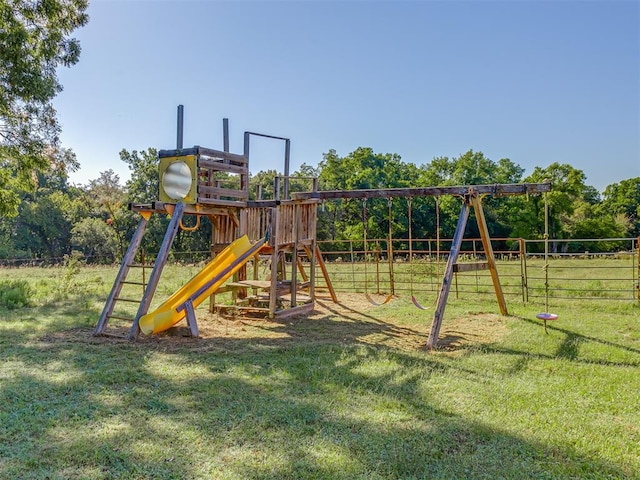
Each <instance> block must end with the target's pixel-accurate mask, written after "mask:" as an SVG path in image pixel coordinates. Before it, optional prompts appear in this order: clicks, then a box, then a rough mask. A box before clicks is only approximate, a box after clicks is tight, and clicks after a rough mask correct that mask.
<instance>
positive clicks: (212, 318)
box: [41, 293, 505, 352]
mask: <svg viewBox="0 0 640 480" xmlns="http://www.w3.org/2000/svg"><path fill="white" fill-rule="evenodd" d="M381 317H382V315H380V314H379V310H378V309H377V308H376V307H375V306H373V305H372V304H371V303H369V301H367V299H366V297H365V296H364V295H361V294H349V293H341V294H340V303H337V304H336V303H333V302H332V301H331V300H330V299H325V298H320V299H318V300H317V301H316V307H315V310H314V311H313V312H312V314H310V315H307V316H304V317H291V318H287V319H283V320H269V319H268V318H257V317H255V316H253V317H252V316H248V315H241V314H235V315H224V316H223V315H218V314H210V313H208V312H206V311H204V310H200V311H198V327H199V333H200V337H199V338H197V339H196V338H191V336H190V334H189V330H188V328H187V327H186V325H185V324H184V322H181V323H179V324H178V326H176V327H174V328H172V329H170V330H169V331H167V332H164V333H162V334H159V335H152V336H145V335H140V337H139V339H138V342H136V344H137V345H139V346H141V347H142V346H145V345H146V346H155V347H156V348H159V349H162V350H172V351H173V350H181V349H188V350H193V349H195V350H230V349H231V350H233V349H238V348H246V347H248V346H252V347H255V346H271V347H277V346H285V345H309V344H342V345H348V344H366V345H372V346H373V345H383V346H386V347H390V348H397V349H401V350H407V351H415V350H421V349H424V348H425V345H426V343H427V339H428V336H429V329H430V327H431V316H430V315H429V316H427V317H426V318H425V321H424V322H420V323H415V322H414V323H412V324H411V325H403V324H402V322H400V321H398V320H397V319H394V318H389V319H385V318H381ZM108 330H109V332H110V333H111V334H115V335H118V336H119V337H120V338H118V337H112V336H103V337H94V336H93V335H92V332H91V331H90V330H88V329H74V330H71V331H66V332H58V333H54V334H49V335H46V336H45V337H43V338H41V341H43V342H45V343H49V342H55V343H59V342H69V341H70V342H78V341H81V342H86V343H92V344H110V343H127V340H126V335H127V334H128V329H127V328H119V329H108ZM504 332H505V319H504V317H501V316H499V315H494V314H487V313H478V314H468V315H464V316H461V317H457V318H453V319H446V321H445V322H444V323H443V325H442V328H441V330H440V338H439V341H438V351H449V352H451V351H458V350H464V349H466V348H468V347H470V346H474V345H481V344H487V343H491V342H495V341H496V340H498V339H499V338H500V337H501V336H502V335H503V334H504Z"/></svg>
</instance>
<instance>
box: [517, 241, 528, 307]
mask: <svg viewBox="0 0 640 480" xmlns="http://www.w3.org/2000/svg"><path fill="white" fill-rule="evenodd" d="M518 248H519V250H520V277H521V281H520V285H521V287H520V288H521V289H522V303H526V302H528V301H529V284H528V282H527V244H526V243H525V242H524V238H519V239H518Z"/></svg>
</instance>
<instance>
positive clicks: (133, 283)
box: [120, 280, 147, 287]
mask: <svg viewBox="0 0 640 480" xmlns="http://www.w3.org/2000/svg"><path fill="white" fill-rule="evenodd" d="M120 283H122V284H127V285H142V286H143V287H146V286H147V284H146V283H143V282H129V281H126V280H123V281H122V282H120Z"/></svg>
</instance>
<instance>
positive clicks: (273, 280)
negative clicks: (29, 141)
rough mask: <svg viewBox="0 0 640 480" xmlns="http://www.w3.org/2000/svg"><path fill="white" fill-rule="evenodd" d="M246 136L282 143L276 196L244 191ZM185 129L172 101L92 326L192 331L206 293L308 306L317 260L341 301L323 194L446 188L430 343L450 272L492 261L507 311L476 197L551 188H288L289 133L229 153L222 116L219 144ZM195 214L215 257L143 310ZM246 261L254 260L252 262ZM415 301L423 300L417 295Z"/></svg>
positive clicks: (283, 309)
mask: <svg viewBox="0 0 640 480" xmlns="http://www.w3.org/2000/svg"><path fill="white" fill-rule="evenodd" d="M253 136H260V137H266V138H270V139H274V140H277V141H283V142H284V143H285V158H284V176H283V177H277V178H276V181H275V185H274V198H273V199H271V200H261V199H257V200H249V181H248V179H249V158H250V139H251V137H253ZM182 137H183V109H182V106H179V107H178V122H177V142H176V148H175V149H172V150H160V151H159V154H158V157H159V163H160V165H159V170H160V171H159V175H160V192H159V200H158V201H155V202H152V203H145V204H132V205H130V209H131V210H132V211H135V212H137V213H139V214H140V220H139V223H138V227H137V229H136V231H135V233H134V235H133V237H132V239H131V243H130V245H129V248H128V249H127V252H126V253H125V255H124V257H123V260H122V264H121V266H120V269H119V271H118V274H117V276H116V279H115V281H114V284H113V287H112V290H111V293H110V294H109V296H108V298H107V300H106V303H105V306H104V309H103V311H102V314H101V316H100V318H99V320H98V322H97V325H96V327H95V329H94V335H109V333H108V332H107V327H108V324H109V321H110V319H114V318H117V319H120V320H125V321H130V322H131V327H130V330H129V333H128V335H127V337H128V339H129V340H135V339H136V338H137V337H138V335H139V334H140V332H141V331H142V332H144V333H145V334H149V333H157V332H160V331H163V330H166V329H168V328H170V327H171V326H173V325H175V324H176V323H178V322H179V321H181V320H182V319H186V321H187V324H188V327H189V330H190V333H191V335H192V336H198V325H197V319H196V315H195V308H196V307H197V306H198V305H199V304H200V303H202V302H203V301H204V300H206V299H209V300H210V304H209V305H210V310H211V311H214V310H228V309H233V310H241V311H246V312H255V313H259V314H261V315H264V316H268V317H269V318H284V317H287V316H291V315H305V314H308V313H309V312H311V311H312V310H313V309H314V305H315V299H316V285H315V279H316V270H317V269H318V268H319V269H320V272H321V274H322V275H323V276H324V281H325V285H326V287H327V289H328V291H329V294H330V295H331V299H332V300H333V301H334V302H337V301H338V299H337V297H336V294H335V291H334V289H333V287H332V284H331V279H330V278H329V275H328V273H327V269H326V267H325V264H324V261H323V257H322V254H321V252H320V249H319V248H318V245H317V239H316V223H317V209H318V205H319V204H320V203H321V202H323V201H326V200H330V199H350V198H351V199H353V198H356V199H361V200H362V201H363V208H364V212H366V201H367V199H374V198H386V199H388V200H389V202H391V200H392V199H393V198H398V197H401V198H406V199H409V200H410V199H411V198H415V197H420V196H434V197H436V198H437V197H440V196H443V195H453V196H456V197H459V198H460V199H461V210H460V216H459V219H458V223H457V227H456V231H455V235H454V239H453V242H452V244H451V250H450V251H449V252H448V257H447V263H446V266H445V269H444V274H443V276H442V283H441V285H440V290H439V294H438V299H437V304H436V307H435V311H434V315H433V321H432V325H431V330H430V334H429V339H428V342H427V347H428V348H433V347H435V346H436V344H437V341H438V335H439V332H440V326H441V324H442V320H443V317H444V311H445V307H446V303H447V298H448V295H449V292H450V289H451V283H452V277H453V275H454V272H461V271H474V270H489V271H490V274H491V279H492V283H493V287H494V290H495V294H496V298H497V302H498V305H499V308H500V312H501V313H502V314H503V315H506V314H507V305H506V302H505V300H504V295H503V293H502V288H501V285H500V279H499V275H498V271H497V268H496V263H495V259H494V255H493V250H492V247H491V239H490V237H489V233H488V230H487V224H486V221H485V218H484V212H483V209H482V199H483V197H485V196H503V195H528V194H538V193H543V192H548V191H550V184H548V183H540V184H539V183H536V184H495V185H467V186H442V187H417V188H401V189H397V188H391V189H376V190H339V191H320V190H318V184H317V181H314V183H313V188H312V190H311V191H308V192H296V193H290V192H289V152H290V140H289V139H287V138H284V137H275V136H271V135H264V134H259V133H255V132H245V133H244V151H243V153H242V154H235V153H231V152H229V130H228V121H227V120H226V119H224V121H223V144H224V146H223V150H215V149H210V148H204V147H200V146H194V147H191V148H183V145H182V143H183V140H182ZM221 173H222V174H224V175H226V176H227V177H229V176H231V177H236V180H237V181H236V183H235V185H237V187H234V188H230V187H228V186H222V185H221V183H220V180H219V176H220V174H221ZM409 205H410V203H409ZM471 209H473V211H474V214H475V218H476V221H477V224H478V228H479V231H480V235H481V239H482V244H483V248H484V252H485V257H486V261H484V262H474V263H458V262H457V260H458V253H459V250H460V245H461V244H462V241H463V237H464V232H465V228H466V226H467V222H468V219H469V216H470V212H471ZM154 214H164V215H170V216H171V221H170V222H169V225H168V228H167V231H166V233H165V236H164V239H163V242H162V244H161V247H160V250H159V252H158V254H157V256H156V259H155V262H154V265H153V268H152V271H151V274H150V275H149V278H148V280H145V281H143V282H142V284H141V285H142V289H143V294H142V297H141V298H140V299H131V298H124V297H123V296H121V294H122V289H123V286H125V285H126V284H128V283H135V282H131V281H128V280H127V279H128V275H129V273H130V271H131V269H134V268H136V267H137V266H138V265H137V264H136V263H135V258H136V254H137V252H138V250H139V248H140V245H141V242H142V239H143V236H144V233H145V230H146V226H147V223H148V221H149V219H150V218H151V216H152V215H154ZM187 215H190V216H195V217H196V224H195V226H194V227H186V226H185V225H184V224H183V221H182V220H183V218H184V216H187ZM365 215H366V213H365ZM202 216H206V217H208V218H209V219H210V221H211V224H212V241H211V253H212V257H213V260H212V261H211V262H210V263H209V264H208V265H207V266H206V267H205V268H204V269H203V270H202V272H200V273H199V274H198V275H196V276H195V277H194V278H193V279H192V280H191V281H190V282H188V283H187V284H186V285H184V286H183V287H182V288H180V289H179V290H178V291H177V292H175V294H174V295H172V296H171V297H170V298H169V299H168V300H167V301H166V302H165V303H163V304H162V305H161V306H160V307H158V308H157V309H156V310H154V311H153V312H149V310H150V306H151V303H152V300H153V298H154V295H155V293H156V289H157V286H158V282H159V280H160V277H161V275H162V271H163V268H164V266H165V265H166V263H167V260H168V258H169V253H170V250H171V246H172V244H173V241H174V239H175V237H176V234H177V232H178V230H179V229H181V228H182V229H184V230H189V229H194V228H197V227H198V225H199V219H200V217H202ZM390 236H391V235H390ZM365 246H366V231H365ZM260 261H262V262H266V263H267V264H268V265H269V274H268V276H267V278H263V279H261V278H259V268H258V264H259V262H260ZM250 266H252V267H253V268H249V267H250ZM223 292H231V294H232V304H231V305H222V304H217V303H216V294H220V293H223ZM365 294H366V292H365ZM392 295H393V292H390V295H388V296H387V299H386V300H385V303H386V302H388V301H389V300H390V299H391V298H392ZM368 298H369V297H368ZM120 301H123V302H135V303H137V305H138V306H137V312H136V314H135V316H134V317H133V318H122V317H119V316H118V315H117V314H115V313H114V309H115V306H116V304H117V303H118V302H120ZM371 301H372V303H375V302H374V301H373V300H371ZM414 303H415V304H416V306H418V307H419V308H422V307H421V306H420V305H419V304H418V303H417V301H416V300H415V298H414Z"/></svg>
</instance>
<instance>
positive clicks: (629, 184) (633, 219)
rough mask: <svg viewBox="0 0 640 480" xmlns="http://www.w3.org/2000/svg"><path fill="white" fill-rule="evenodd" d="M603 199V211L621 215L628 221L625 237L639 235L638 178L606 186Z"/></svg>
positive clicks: (639, 197)
mask: <svg viewBox="0 0 640 480" xmlns="http://www.w3.org/2000/svg"><path fill="white" fill-rule="evenodd" d="M603 197H604V198H603V200H602V206H603V207H604V209H605V211H607V212H610V213H612V214H615V215H622V216H624V217H625V218H626V219H627V220H628V222H629V229H628V232H627V235H632V236H634V237H635V236H638V235H640V177H635V178H629V179H627V180H622V181H621V182H619V183H614V184H611V185H608V186H607V187H606V188H605V189H604V194H603Z"/></svg>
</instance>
